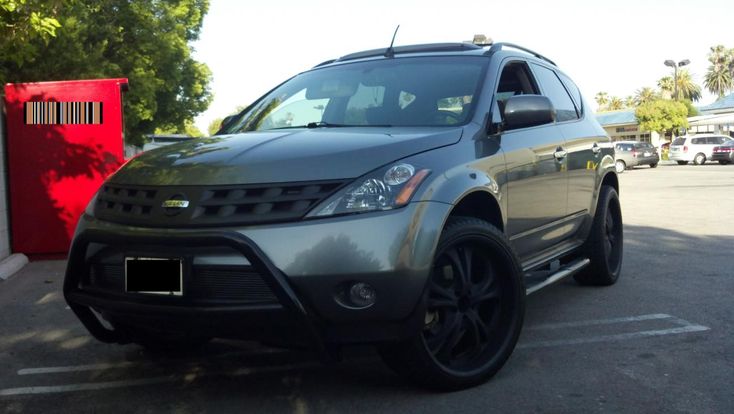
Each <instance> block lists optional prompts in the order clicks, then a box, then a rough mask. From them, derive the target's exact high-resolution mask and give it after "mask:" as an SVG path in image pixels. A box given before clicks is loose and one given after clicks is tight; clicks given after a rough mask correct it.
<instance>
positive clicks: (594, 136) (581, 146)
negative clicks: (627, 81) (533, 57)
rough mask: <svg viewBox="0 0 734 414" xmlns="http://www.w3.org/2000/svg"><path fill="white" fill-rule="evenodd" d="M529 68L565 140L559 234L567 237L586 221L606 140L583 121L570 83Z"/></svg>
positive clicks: (550, 70) (547, 70) (548, 69)
mask: <svg viewBox="0 0 734 414" xmlns="http://www.w3.org/2000/svg"><path fill="white" fill-rule="evenodd" d="M530 67H531V68H532V70H533V73H534V74H535V76H536V79H537V80H538V82H539V83H540V88H541V91H542V93H543V95H545V96H547V97H548V98H549V99H550V100H551V102H552V103H553V107H554V108H556V125H557V127H558V130H559V131H560V132H561V135H562V136H563V138H564V140H565V145H564V148H565V150H566V153H567V155H566V157H567V160H566V168H567V170H568V172H567V179H568V200H567V204H566V213H565V214H564V220H565V224H564V227H563V229H564V231H563V232H562V233H561V232H559V234H563V235H564V237H565V236H570V235H572V234H574V233H575V232H576V231H577V230H578V229H579V227H580V226H581V225H582V224H583V223H584V220H586V219H587V218H588V217H589V210H590V208H591V204H592V201H593V200H594V191H595V190H596V182H597V169H598V168H599V164H600V161H601V156H602V151H601V147H600V146H599V144H601V143H602V140H603V141H605V142H606V141H607V140H608V138H607V137H606V136H599V135H598V133H597V130H596V129H595V128H594V127H593V126H592V125H591V124H590V123H589V122H586V121H584V119H583V109H584V108H583V106H582V102H583V101H582V99H581V94H580V93H579V90H578V88H577V87H576V85H575V84H574V83H573V82H572V81H571V79H569V78H568V77H567V76H565V75H563V74H561V73H560V72H558V71H557V70H556V68H555V67H553V66H550V65H544V64H538V63H532V64H531V65H530Z"/></svg>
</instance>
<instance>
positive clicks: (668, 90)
mask: <svg viewBox="0 0 734 414" xmlns="http://www.w3.org/2000/svg"><path fill="white" fill-rule="evenodd" d="M658 88H660V95H661V96H662V97H663V98H664V99H670V98H671V97H672V96H673V89H675V85H674V84H673V78H672V77H670V76H663V77H662V78H660V80H659V81H658Z"/></svg>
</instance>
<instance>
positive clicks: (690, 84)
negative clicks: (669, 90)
mask: <svg viewBox="0 0 734 414" xmlns="http://www.w3.org/2000/svg"><path fill="white" fill-rule="evenodd" d="M678 99H688V100H690V101H698V100H699V99H701V87H700V86H699V85H698V84H697V83H696V82H694V81H693V77H691V72H689V71H688V69H681V70H679V71H678Z"/></svg>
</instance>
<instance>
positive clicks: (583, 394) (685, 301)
mask: <svg viewBox="0 0 734 414" xmlns="http://www.w3.org/2000/svg"><path fill="white" fill-rule="evenodd" d="M619 178H620V186H621V191H620V193H621V200H622V208H623V215H624V220H625V252H624V255H625V258H624V266H623V271H622V276H621V278H620V280H619V282H618V283H617V284H616V285H614V286H611V287H606V288H591V287H581V286H578V285H577V284H575V283H574V282H573V280H572V279H569V280H565V281H562V282H560V283H558V284H556V285H554V286H551V287H549V288H547V289H545V290H542V291H540V292H538V293H536V294H533V295H532V296H530V297H529V298H528V311H527V315H526V320H525V329H524V331H523V333H522V336H521V338H520V342H519V344H518V347H517V349H516V350H515V352H514V353H513V355H512V357H511V358H510V360H509V362H508V363H507V365H505V367H504V368H503V369H502V370H501V371H500V373H499V374H498V375H497V376H495V377H494V378H493V379H492V380H491V381H489V382H488V383H486V384H484V385H482V386H480V387H476V388H473V389H469V390H465V391H461V392H455V393H448V394H440V393H431V392H426V391H424V390H422V389H419V388H416V387H414V386H412V385H411V384H409V383H406V382H405V381H403V380H402V379H401V378H399V377H398V376H396V375H395V374H393V373H392V372H391V371H390V370H388V369H387V368H386V367H385V366H384V365H383V364H382V362H380V360H379V358H377V356H376V355H375V354H374V352H372V351H371V350H370V349H368V348H357V349H352V350H350V351H349V352H348V353H347V356H346V360H345V361H344V362H342V363H338V364H331V365H323V364H321V363H320V362H319V361H318V360H317V359H316V358H315V357H314V356H313V355H311V354H309V353H307V352H301V351H292V350H282V349H275V348H267V347H264V346H260V345H258V344H254V343H249V342H237V341H221V340H217V341H214V342H212V343H211V344H209V345H207V347H206V348H205V349H203V350H202V351H201V352H199V353H197V354H195V355H191V354H188V355H175V354H171V355H165V356H161V355H152V354H149V353H147V352H145V351H143V350H142V349H141V348H140V347H138V346H136V345H125V346H119V345H106V344H102V343H98V342H96V341H95V340H93V339H92V338H91V337H90V336H89V335H88V334H87V332H86V331H85V330H84V328H83V327H82V326H81V324H80V323H79V322H78V321H77V320H76V318H75V317H74V315H73V314H72V312H71V311H70V310H68V308H67V307H66V304H65V303H64V301H63V297H62V295H61V292H60V291H61V284H62V280H63V271H64V266H65V263H64V262H63V261H39V262H32V263H31V264H29V265H28V266H26V267H25V268H24V269H23V270H22V271H21V272H20V273H19V274H17V275H15V276H14V277H12V278H11V279H9V280H6V281H2V282H0V412H3V413H16V412H18V413H21V412H28V413H37V412H75V413H76V412H141V413H146V412H176V413H195V412H217V413H219V412H258V413H262V412H287V413H331V412H333V413H343V412H348V411H349V412H360V413H361V412H381V413H382V412H401V413H403V412H431V413H440V412H447V413H463V412H467V413H472V412H522V413H526V412H528V413H535V412H537V413H555V412H578V413H589V412H636V413H637V412H644V413H647V412H649V413H653V412H655V413H657V412H666V413H731V412H734V392H733V391H732V384H733V383H734V335H732V326H734V306H732V303H733V302H732V297H731V295H732V293H734V266H733V265H732V257H734V256H733V254H732V251H733V250H734V224H732V222H733V220H732V219H733V214H734V166H731V165H729V166H719V165H716V164H706V165H703V166H678V165H668V164H665V163H662V164H661V165H660V166H659V167H658V168H656V169H650V168H647V167H640V168H637V169H634V170H632V171H626V172H624V173H623V174H621V175H620V177H619Z"/></svg>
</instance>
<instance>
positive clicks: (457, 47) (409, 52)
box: [314, 42, 557, 68]
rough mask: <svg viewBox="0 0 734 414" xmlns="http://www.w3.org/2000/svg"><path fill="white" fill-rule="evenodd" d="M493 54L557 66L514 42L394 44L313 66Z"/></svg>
mask: <svg viewBox="0 0 734 414" xmlns="http://www.w3.org/2000/svg"><path fill="white" fill-rule="evenodd" d="M495 54H501V55H513V56H521V57H523V58H529V59H531V60H535V61H538V62H544V63H546V64H550V65H552V66H554V67H556V66H557V65H556V64H555V62H553V61H552V60H550V59H548V58H547V57H545V56H543V55H541V54H540V53H537V52H535V51H533V50H530V49H528V48H526V47H523V46H520V45H516V44H514V43H507V42H498V43H486V44H474V43H425V44H416V45H406V46H395V47H388V48H383V49H370V50H363V51H361V52H355V53H350V54H347V55H344V56H342V57H339V58H337V59H331V60H327V61H325V62H322V63H319V64H318V65H316V66H314V68H319V67H323V66H332V65H338V64H341V63H345V62H354V61H361V60H379V59H392V58H396V57H398V55H400V57H404V56H445V55H454V56H457V55H458V56H460V55H465V56H486V57H491V56H493V55H495Z"/></svg>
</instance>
